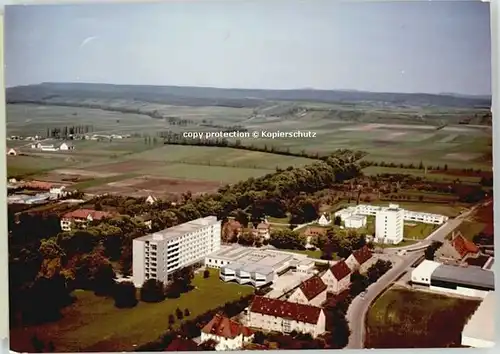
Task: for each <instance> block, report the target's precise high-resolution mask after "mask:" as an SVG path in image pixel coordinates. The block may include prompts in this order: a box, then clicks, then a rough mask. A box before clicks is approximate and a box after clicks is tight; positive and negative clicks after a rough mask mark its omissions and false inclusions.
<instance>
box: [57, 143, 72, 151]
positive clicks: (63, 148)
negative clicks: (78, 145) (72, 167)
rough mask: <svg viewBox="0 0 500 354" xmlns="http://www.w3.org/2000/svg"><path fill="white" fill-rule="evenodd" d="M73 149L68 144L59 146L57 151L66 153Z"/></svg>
mask: <svg viewBox="0 0 500 354" xmlns="http://www.w3.org/2000/svg"><path fill="white" fill-rule="evenodd" d="M74 148H75V147H74V146H73V145H72V144H70V143H66V142H64V143H62V144H61V145H59V150H61V151H68V150H73V149H74Z"/></svg>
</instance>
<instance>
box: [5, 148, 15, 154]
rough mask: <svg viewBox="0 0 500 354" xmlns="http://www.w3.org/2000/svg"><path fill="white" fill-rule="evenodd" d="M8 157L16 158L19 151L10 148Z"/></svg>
mask: <svg viewBox="0 0 500 354" xmlns="http://www.w3.org/2000/svg"><path fill="white" fill-rule="evenodd" d="M7 155H9V156H16V155H17V151H16V150H14V149H13V148H10V149H9V150H8V151H7Z"/></svg>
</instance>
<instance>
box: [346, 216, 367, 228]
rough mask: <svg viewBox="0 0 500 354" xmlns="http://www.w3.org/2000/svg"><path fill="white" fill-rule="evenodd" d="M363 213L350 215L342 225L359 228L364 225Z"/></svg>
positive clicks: (365, 220) (365, 219)
mask: <svg viewBox="0 0 500 354" xmlns="http://www.w3.org/2000/svg"><path fill="white" fill-rule="evenodd" d="M366 222H367V218H366V216H365V215H351V216H349V217H347V218H346V219H345V220H344V226H345V227H346V228H349V229H360V228H362V227H366Z"/></svg>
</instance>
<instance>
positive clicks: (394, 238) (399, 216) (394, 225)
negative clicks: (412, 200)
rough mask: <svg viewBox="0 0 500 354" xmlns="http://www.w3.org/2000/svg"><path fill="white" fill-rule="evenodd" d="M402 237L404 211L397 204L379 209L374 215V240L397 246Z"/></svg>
mask: <svg viewBox="0 0 500 354" xmlns="http://www.w3.org/2000/svg"><path fill="white" fill-rule="evenodd" d="M403 237H404V210H403V209H401V208H400V207H399V206H398V205H397V204H390V205H389V208H385V209H381V210H379V211H378V212H377V214H376V215H375V240H376V242H379V243H388V244H393V245H397V244H398V243H400V242H401V241H403Z"/></svg>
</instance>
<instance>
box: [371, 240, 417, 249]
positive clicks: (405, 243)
mask: <svg viewBox="0 0 500 354" xmlns="http://www.w3.org/2000/svg"><path fill="white" fill-rule="evenodd" d="M418 242H419V241H417V240H403V241H401V242H400V243H398V244H397V245H392V244H386V243H375V246H377V247H380V248H397V247H405V246H411V245H414V244H416V243H418Z"/></svg>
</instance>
